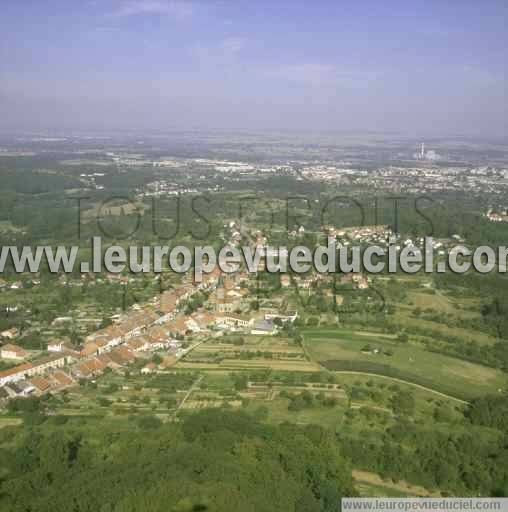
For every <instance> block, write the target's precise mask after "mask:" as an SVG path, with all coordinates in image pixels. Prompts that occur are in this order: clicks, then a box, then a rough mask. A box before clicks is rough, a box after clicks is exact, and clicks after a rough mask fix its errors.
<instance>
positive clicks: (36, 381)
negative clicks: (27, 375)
mask: <svg viewBox="0 0 508 512" xmlns="http://www.w3.org/2000/svg"><path fill="white" fill-rule="evenodd" d="M30 383H31V384H32V386H34V387H36V388H37V389H38V390H39V391H46V390H47V389H49V388H50V387H51V384H50V382H49V381H48V380H46V379H44V378H42V377H32V378H31V379H30Z"/></svg>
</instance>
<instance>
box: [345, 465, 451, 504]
mask: <svg viewBox="0 0 508 512" xmlns="http://www.w3.org/2000/svg"><path fill="white" fill-rule="evenodd" d="M353 479H354V481H355V489H356V490H357V491H358V493H359V494H360V495H361V496H377V497H388V498H391V497H404V496H407V497H412V496H421V497H440V496H441V493H440V492H439V491H429V490H427V489H425V488H424V487H421V486H419V485H411V484H408V483H407V482H404V481H402V480H401V481H398V482H394V481H392V480H383V479H382V478H381V477H380V476H379V475H377V474H376V473H370V472H368V471H359V470H353Z"/></svg>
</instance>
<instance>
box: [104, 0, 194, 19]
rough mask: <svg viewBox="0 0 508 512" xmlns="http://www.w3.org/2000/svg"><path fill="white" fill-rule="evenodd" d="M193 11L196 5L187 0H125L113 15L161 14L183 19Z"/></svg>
mask: <svg viewBox="0 0 508 512" xmlns="http://www.w3.org/2000/svg"><path fill="white" fill-rule="evenodd" d="M193 11H194V6H193V5H192V4H191V3H190V2H188V1H185V0H129V1H126V2H123V3H122V4H121V5H120V6H119V7H118V9H117V10H116V11H114V12H113V16H116V17H130V16H142V15H159V16H170V17H174V18H177V19H183V18H187V17H189V16H190V15H191V14H192V13H193Z"/></svg>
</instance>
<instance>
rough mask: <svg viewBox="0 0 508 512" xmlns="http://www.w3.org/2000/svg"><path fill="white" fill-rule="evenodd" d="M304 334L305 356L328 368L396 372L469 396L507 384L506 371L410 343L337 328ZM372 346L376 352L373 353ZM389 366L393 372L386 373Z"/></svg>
mask: <svg viewBox="0 0 508 512" xmlns="http://www.w3.org/2000/svg"><path fill="white" fill-rule="evenodd" d="M304 337H305V342H304V346H305V349H306V352H307V354H308V355H309V357H310V358H311V359H312V360H314V361H317V362H319V363H320V364H323V365H324V366H326V367H327V368H328V369H329V370H351V371H365V372H366V373H369V370H370V373H379V374H385V375H387V376H392V377H397V376H398V377H399V378H401V379H402V380H409V381H413V382H415V383H417V384H422V385H427V386H428V387H429V388H431V389H436V390H437V391H441V392H443V393H445V394H450V395H452V396H457V397H464V396H468V397H469V398H471V397H474V396H478V395H481V394H486V393H497V392H498V390H499V389H504V388H505V387H506V384H507V378H506V375H505V374H503V373H502V372H501V371H499V370H495V369H493V368H488V367H486V366H481V365H479V364H474V363H470V362H467V361H462V360H460V359H455V358H452V357H449V356H445V355H441V354H436V353H433V352H427V351H426V350H424V349H423V348H422V347H420V346H417V345H414V344H402V343H394V342H392V341H389V340H387V339H385V338H379V339H377V338H375V337H371V338H369V339H368V340H366V338H365V337H363V336H359V335H358V334H357V333H354V332H351V331H345V330H340V329H337V330H322V329H314V330H305V331H304ZM367 341H368V343H367ZM366 345H369V348H370V350H369V351H367V350H365V349H366ZM374 350H376V351H378V352H377V353H374ZM387 354H390V355H387ZM348 362H349V363H350V364H349V365H348V364H347V363H348ZM389 369H393V370H395V372H393V373H390V372H389V371H387V370H389ZM412 377H413V379H412Z"/></svg>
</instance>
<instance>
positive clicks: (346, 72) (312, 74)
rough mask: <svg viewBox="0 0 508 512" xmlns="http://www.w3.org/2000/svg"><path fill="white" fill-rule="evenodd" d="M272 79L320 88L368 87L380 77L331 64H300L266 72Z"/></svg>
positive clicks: (378, 74)
mask: <svg viewBox="0 0 508 512" xmlns="http://www.w3.org/2000/svg"><path fill="white" fill-rule="evenodd" d="M267 74H268V75H269V76H270V77H272V78H277V79H282V80H286V81H288V82H293V83H299V84H301V85H306V86H311V87H317V86H319V87H321V86H345V87H355V88H357V87H362V86H368V85H369V84H370V83H372V82H373V81H375V80H377V79H379V78H380V77H381V75H380V73H377V72H374V71H361V70H355V69H341V68H339V67H337V66H335V65H333V64H321V63H312V62H308V63H302V64H288V65H282V66H279V67H278V68H276V69H269V70H267Z"/></svg>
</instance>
